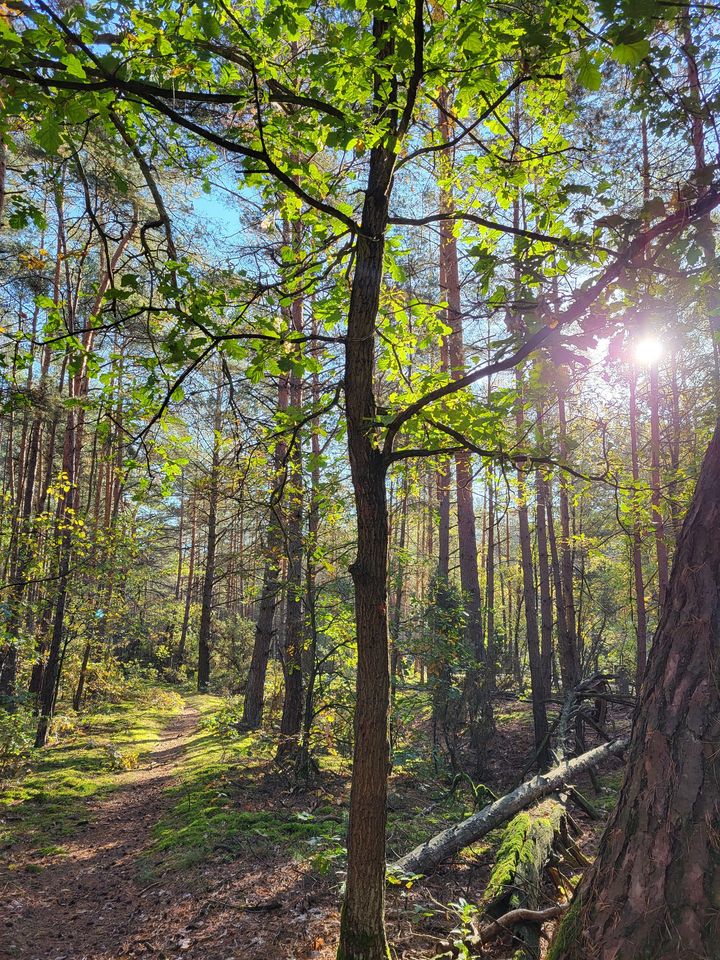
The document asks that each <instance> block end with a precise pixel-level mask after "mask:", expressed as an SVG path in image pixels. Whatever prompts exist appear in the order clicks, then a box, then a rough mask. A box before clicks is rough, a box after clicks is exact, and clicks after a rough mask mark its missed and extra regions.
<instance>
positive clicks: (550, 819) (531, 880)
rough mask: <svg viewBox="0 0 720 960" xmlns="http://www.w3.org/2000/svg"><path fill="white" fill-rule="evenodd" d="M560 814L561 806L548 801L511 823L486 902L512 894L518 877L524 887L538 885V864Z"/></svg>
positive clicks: (503, 837)
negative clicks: (523, 882) (520, 878)
mask: <svg viewBox="0 0 720 960" xmlns="http://www.w3.org/2000/svg"><path fill="white" fill-rule="evenodd" d="M561 813H562V809H561V807H560V805H559V804H557V803H556V802H555V801H553V800H547V801H545V802H544V803H541V804H540V805H539V806H537V807H535V808H534V810H533V811H532V812H523V813H519V814H518V815H517V816H516V817H514V818H513V819H512V820H511V821H510V823H509V824H508V825H507V827H506V828H505V830H504V831H503V835H502V841H501V843H500V847H499V849H498V852H497V855H496V858H495V866H494V867H493V871H492V873H491V875H490V880H489V881H488V885H487V888H486V890H485V893H484V894H483V898H482V902H483V903H486V904H487V903H490V902H491V901H493V900H495V899H497V898H499V897H502V896H503V895H504V894H509V893H510V892H511V890H512V887H513V885H514V884H515V883H516V881H517V879H518V875H520V876H521V877H522V878H523V880H524V881H525V884H524V885H525V886H536V885H537V884H538V883H539V866H538V861H539V860H540V859H544V851H546V850H547V849H548V847H549V846H550V844H551V843H552V840H553V837H554V835H555V832H556V830H557V828H558V821H559V818H560V815H561Z"/></svg>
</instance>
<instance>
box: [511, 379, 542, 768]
mask: <svg viewBox="0 0 720 960" xmlns="http://www.w3.org/2000/svg"><path fill="white" fill-rule="evenodd" d="M517 383H518V392H519V397H518V412H517V434H518V437H520V436H522V432H523V422H524V413H523V396H522V381H521V379H520V375H519V374H517ZM517 478H518V526H519V532H520V563H521V567H522V582H523V599H524V601H525V630H526V634H525V636H526V641H527V651H528V660H529V661H530V682H531V686H532V709H533V726H534V730H535V749H536V750H537V760H538V764H539V765H540V769H541V770H542V769H544V768H545V767H546V766H547V765H548V763H549V762H550V741H549V737H548V721H547V707H546V704H545V701H546V699H547V696H548V691H547V690H546V689H545V683H544V677H543V670H542V662H541V659H540V635H539V632H538V619H537V597H536V595H535V575H534V571H533V558H532V542H531V539H530V521H529V517H528V486H527V479H526V476H525V473H524V471H523V468H522V467H520V469H519V470H518V472H517Z"/></svg>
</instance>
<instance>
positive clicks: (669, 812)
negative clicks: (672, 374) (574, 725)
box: [550, 421, 720, 960]
mask: <svg viewBox="0 0 720 960" xmlns="http://www.w3.org/2000/svg"><path fill="white" fill-rule="evenodd" d="M719 529H720V421H718V424H717V426H716V429H715V436H714V438H713V440H712V443H711V444H710V447H709V449H708V452H707V454H706V456H705V460H704V463H703V466H702V470H701V472H700V478H699V480H698V484H697V488H696V490H695V496H694V498H693V502H692V506H691V508H690V511H689V513H688V515H687V517H686V519H685V522H684V524H683V528H682V532H681V534H680V539H679V542H678V546H677V551H676V554H675V562H674V564H673V571H672V576H671V579H670V584H669V590H668V597H667V603H666V604H665V606H664V608H663V614H662V619H661V621H660V624H659V626H658V629H657V632H656V634H655V638H654V642H653V645H652V649H651V652H650V657H649V661H648V666H647V671H646V675H645V680H644V682H643V687H642V691H641V696H640V703H639V706H638V709H637V713H636V716H635V722H634V725H633V733H632V741H631V745H630V750H629V755H628V763H627V772H626V775H625V783H624V785H623V788H622V791H621V793H620V799H619V802H618V805H617V807H616V809H615V812H614V813H613V815H612V817H611V820H610V822H609V824H608V826H607V828H606V830H605V833H604V835H603V838H602V840H601V843H600V850H599V852H598V856H597V859H596V860H595V862H594V864H593V866H592V868H591V869H590V870H589V871H588V872H587V874H586V875H585V877H584V878H583V880H582V883H581V885H580V888H579V890H578V892H577V894H576V897H575V900H574V902H573V905H572V907H571V909H570V911H569V913H568V916H567V917H566V919H565V921H564V922H563V924H562V926H561V928H560V930H559V932H558V934H557V936H556V938H555V941H554V944H553V946H552V948H551V951H550V956H551V957H552V960H587V958H588V957H592V958H593V960H680V958H685V957H688V958H689V957H697V958H711V957H717V956H718V949H719V948H718V944H720V912H719V911H718V890H720V854H719V851H718V834H717V824H718V820H719V819H720V788H719V787H718V784H720V753H719V752H718V749H717V744H718V741H719V740H720V537H718V530H719Z"/></svg>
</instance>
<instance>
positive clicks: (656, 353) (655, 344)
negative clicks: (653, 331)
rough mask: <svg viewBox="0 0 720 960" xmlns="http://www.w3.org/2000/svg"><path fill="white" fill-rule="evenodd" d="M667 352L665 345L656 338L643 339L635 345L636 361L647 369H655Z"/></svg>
mask: <svg viewBox="0 0 720 960" xmlns="http://www.w3.org/2000/svg"><path fill="white" fill-rule="evenodd" d="M664 352H665V350H664V347H663V343H662V341H661V340H659V339H658V338H657V337H655V336H648V337H643V339H642V340H639V341H638V342H637V343H636V344H635V349H634V353H635V360H636V361H637V363H641V364H643V366H646V367H653V366H655V364H656V363H658V362H659V361H660V360H661V359H662V355H663V353H664Z"/></svg>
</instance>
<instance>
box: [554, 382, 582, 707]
mask: <svg viewBox="0 0 720 960" xmlns="http://www.w3.org/2000/svg"><path fill="white" fill-rule="evenodd" d="M558 421H559V426H560V457H561V458H562V460H563V461H565V460H566V459H567V455H568V448H567V414H566V411H565V389H564V387H561V388H560V389H559V390H558ZM559 489H560V582H561V584H562V601H563V608H564V609H563V613H564V617H565V643H566V645H567V650H566V652H565V659H566V661H567V665H568V669H570V667H572V675H568V678H567V679H568V687H566V690H567V689H572V688H574V687H576V686H577V685H578V683H579V682H580V675H581V671H580V651H579V649H578V638H577V630H576V627H575V574H574V569H573V568H574V561H573V541H572V534H571V530H570V492H571V490H572V486H571V484H570V480H569V478H568V476H567V474H565V473H562V474H561V476H560V484H559Z"/></svg>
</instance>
